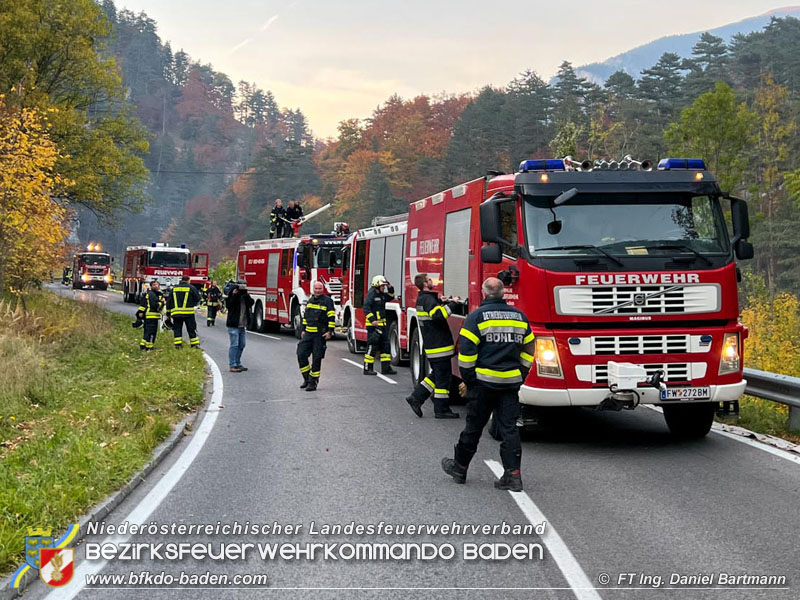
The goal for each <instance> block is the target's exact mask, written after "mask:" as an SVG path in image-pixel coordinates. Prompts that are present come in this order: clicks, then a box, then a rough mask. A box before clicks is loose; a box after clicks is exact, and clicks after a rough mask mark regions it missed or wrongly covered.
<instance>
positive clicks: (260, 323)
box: [250, 302, 264, 333]
mask: <svg viewBox="0 0 800 600" xmlns="http://www.w3.org/2000/svg"><path fill="white" fill-rule="evenodd" d="M250 331H257V332H258V333H263V332H264V310H263V309H262V308H261V302H256V309H255V310H254V311H253V319H252V320H251V321H250Z"/></svg>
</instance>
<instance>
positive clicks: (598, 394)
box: [519, 379, 747, 406]
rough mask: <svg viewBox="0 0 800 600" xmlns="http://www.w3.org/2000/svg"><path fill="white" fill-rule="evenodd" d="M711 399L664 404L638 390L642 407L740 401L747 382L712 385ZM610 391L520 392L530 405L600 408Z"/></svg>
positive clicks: (650, 391) (653, 393)
mask: <svg viewBox="0 0 800 600" xmlns="http://www.w3.org/2000/svg"><path fill="white" fill-rule="evenodd" d="M709 387H710V388H711V398H709V399H704V400H678V401H676V400H672V401H669V402H662V401H661V397H660V394H659V392H658V390H656V389H655V388H652V387H650V388H645V387H642V388H638V389H637V391H638V392H639V395H640V400H639V402H640V404H678V403H680V404H686V403H687V402H725V401H733V400H738V399H739V397H740V396H741V395H742V394H744V390H745V388H746V387H747V380H744V379H743V380H742V381H739V382H737V383H727V384H721V385H710V386H709ZM609 393H610V392H609V391H608V389H607V388H591V389H551V388H535V387H531V386H528V385H523V386H522V388H521V389H520V391H519V401H520V402H521V403H522V404H527V405H530V406H597V405H599V404H600V403H601V402H602V401H603V400H605V399H606V398H607V397H608V395H609Z"/></svg>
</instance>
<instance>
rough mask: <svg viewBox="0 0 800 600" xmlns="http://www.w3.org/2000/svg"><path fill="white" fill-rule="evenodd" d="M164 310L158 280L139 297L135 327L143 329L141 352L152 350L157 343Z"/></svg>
mask: <svg viewBox="0 0 800 600" xmlns="http://www.w3.org/2000/svg"><path fill="white" fill-rule="evenodd" d="M163 308H164V296H162V295H161V285H160V284H159V283H158V280H157V279H154V280H153V281H151V282H150V289H148V290H146V291H145V292H144V293H142V295H141V296H140V297H139V310H137V311H136V322H135V323H134V324H133V326H134V327H142V326H143V325H144V327H143V329H142V340H141V341H140V342H139V349H140V350H152V349H153V346H154V345H155V343H156V335H157V334H158V324H159V323H160V322H161V311H162V310H163Z"/></svg>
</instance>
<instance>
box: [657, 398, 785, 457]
mask: <svg viewBox="0 0 800 600" xmlns="http://www.w3.org/2000/svg"><path fill="white" fill-rule="evenodd" d="M642 406H644V407H645V408H649V409H650V410H654V411H656V412H658V413H661V414H664V411H663V410H661V407H660V406H654V405H652V404H642ZM743 429H744V428H743ZM711 431H712V432H714V433H716V434H719V435H721V436H724V437H726V438H730V439H732V440H736V441H737V442H741V443H743V444H747V445H748V446H752V447H753V448H758V449H759V450H763V451H764V452H769V453H770V454H774V455H775V456H779V457H781V458H784V459H786V460H788V461H791V462H793V463H795V464H796V465H800V456H798V455H797V454H792V453H791V452H787V451H786V450H781V449H780V448H775V447H774V446H770V445H769V444H765V443H764V442H760V441H758V440H754V439H752V438H746V437H742V436H741V435H736V434H735V433H730V432H728V431H724V430H723V429H722V426H721V425H720V424H719V423H716V422H715V423H713V424H712V425H711ZM747 431H749V430H747Z"/></svg>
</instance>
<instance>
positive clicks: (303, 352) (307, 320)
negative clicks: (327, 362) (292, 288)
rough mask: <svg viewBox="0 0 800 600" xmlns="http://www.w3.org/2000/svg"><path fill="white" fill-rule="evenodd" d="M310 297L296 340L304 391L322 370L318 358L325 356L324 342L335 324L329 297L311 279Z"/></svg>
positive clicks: (312, 386) (314, 383)
mask: <svg viewBox="0 0 800 600" xmlns="http://www.w3.org/2000/svg"><path fill="white" fill-rule="evenodd" d="M313 294H314V295H313V296H311V298H310V299H309V300H308V304H306V312H305V314H304V315H303V335H302V337H301V338H300V341H299V342H298V343H297V362H298V364H299V365H300V373H301V374H302V375H303V384H302V385H301V386H300V387H301V388H304V389H305V390H306V391H307V392H313V391H316V389H317V383H319V376H320V372H321V369H322V359H323V358H325V350H326V347H327V344H326V342H327V341H328V340H329V339H331V337H333V333H334V329H335V327H336V310H335V309H334V306H333V300H331V298H330V296H326V295H325V288H324V286H323V285H322V283H321V282H319V281H315V282H314V286H313ZM312 354H313V356H314V360H313V361H312V362H311V365H309V364H308V357H309V356H311V355H312Z"/></svg>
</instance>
